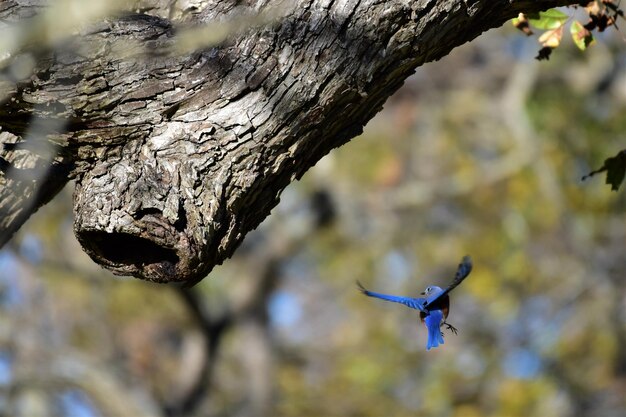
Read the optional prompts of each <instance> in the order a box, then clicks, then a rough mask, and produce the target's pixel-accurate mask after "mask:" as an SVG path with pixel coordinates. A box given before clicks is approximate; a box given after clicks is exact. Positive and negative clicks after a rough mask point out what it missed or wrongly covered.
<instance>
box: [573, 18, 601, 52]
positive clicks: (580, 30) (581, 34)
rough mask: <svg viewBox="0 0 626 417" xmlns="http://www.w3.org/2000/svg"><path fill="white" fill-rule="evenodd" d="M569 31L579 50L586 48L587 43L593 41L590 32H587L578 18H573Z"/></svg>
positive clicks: (589, 43)
mask: <svg viewBox="0 0 626 417" xmlns="http://www.w3.org/2000/svg"><path fill="white" fill-rule="evenodd" d="M569 31H570V33H571V34H572V39H573V40H574V43H575V44H576V46H577V47H578V49H580V50H581V51H584V50H585V49H587V47H588V46H589V45H591V44H592V43H594V41H595V40H594V38H593V35H592V34H591V32H589V31H588V30H587V29H585V27H584V26H583V25H582V23H580V22H579V21H578V20H574V21H573V22H572V25H571V26H570V27H569Z"/></svg>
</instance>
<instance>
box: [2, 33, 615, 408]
mask: <svg viewBox="0 0 626 417" xmlns="http://www.w3.org/2000/svg"><path fill="white" fill-rule="evenodd" d="M538 49H539V45H538V44H537V42H536V38H526V37H524V36H523V35H522V34H521V33H520V32H518V31H515V29H514V28H512V26H511V25H510V24H507V25H506V26H505V27H504V28H501V29H498V30H494V31H490V32H488V33H486V34H484V35H483V36H481V37H479V38H478V39H477V40H475V41H474V42H472V43H470V44H467V45H465V46H463V47H460V48H458V49H456V50H454V51H453V52H452V54H450V55H449V56H448V57H446V58H444V59H442V60H441V61H440V62H436V63H430V64H427V65H425V66H423V67H421V68H419V69H418V70H417V72H416V74H415V75H414V76H413V77H412V78H410V79H409V80H407V82H406V83H405V86H404V87H403V88H402V89H401V90H400V91H398V92H397V93H396V94H395V95H394V96H393V97H392V98H391V99H390V100H389V101H388V103H387V104H386V106H385V109H384V111H382V112H381V113H380V114H379V115H378V116H377V117H376V118H375V119H374V120H372V121H371V122H370V123H369V124H368V126H367V127H366V129H365V132H364V134H363V135H362V136H361V137H358V138H355V139H354V140H353V141H352V142H350V143H348V144H347V145H345V146H344V147H342V148H340V149H337V150H335V151H334V152H332V153H331V154H329V155H327V156H326V157H325V158H324V159H323V160H321V161H320V162H319V163H318V164H317V166H316V167H314V168H313V169H312V170H311V171H309V172H308V173H307V174H306V175H305V176H304V178H303V179H302V180H301V181H300V182H298V183H294V184H292V185H290V186H289V187H288V188H287V189H286V190H285V192H284V193H283V195H282V199H281V203H280V205H279V206H278V207H276V208H275V209H274V211H273V213H272V215H271V216H270V217H269V218H268V219H267V220H266V221H265V222H264V223H263V224H262V225H261V226H260V227H259V228H258V230H256V231H254V232H253V233H251V234H250V235H248V237H247V238H246V239H245V242H244V243H243V245H242V246H241V247H240V249H239V250H238V252H237V253H236V255H235V256H234V257H233V258H232V259H231V260H229V261H227V262H226V263H225V265H223V266H220V267H218V268H216V269H215V270H214V271H213V272H212V273H211V274H210V276H209V277H207V278H206V279H205V280H204V281H202V282H201V283H200V284H199V285H197V286H196V287H194V288H192V289H190V290H183V289H180V288H177V287H173V286H166V285H156V284H150V283H145V282H141V281H139V280H135V279H132V278H120V277H115V276H113V275H111V274H110V273H109V272H107V271H105V270H103V269H100V268H99V267H98V266H97V265H96V264H94V263H93V262H92V261H91V260H90V259H89V258H88V257H87V256H86V255H85V254H84V253H83V252H82V251H81V249H80V247H79V245H78V243H77V242H76V240H75V238H74V236H73V233H72V218H71V193H72V187H71V186H68V187H66V189H65V190H64V191H63V192H62V193H61V194H60V195H59V196H58V197H57V198H56V199H55V200H54V201H53V202H52V203H50V204H48V205H47V206H45V207H43V208H42V209H41V210H39V212H38V213H37V214H35V215H34V216H33V217H32V218H31V219H30V220H29V221H28V223H27V224H26V225H25V227H23V228H22V229H21V230H20V232H19V233H18V235H17V236H16V237H15V238H14V239H13V240H12V241H11V243H10V244H9V245H7V246H6V247H5V248H3V249H2V250H1V251H0V415H2V416H15V417H19V416H24V417H33V416H68V417H98V416H157V417H158V416H167V417H170V416H172V417H173V416H259V417H261V416H408V415H438V416H462V417H471V416H539V415H550V416H583V415H598V416H616V415H623V412H624V410H625V409H626V350H625V349H624V346H626V282H625V278H626V272H625V271H626V192H625V191H624V190H623V189H622V190H620V191H619V192H611V191H610V187H609V186H607V185H604V178H603V177H604V176H603V175H598V176H596V177H593V178H591V179H589V180H587V181H585V182H581V177H582V176H583V175H584V174H586V173H588V172H589V171H591V170H592V169H595V168H598V167H599V166H601V165H602V163H603V161H604V159H605V158H607V157H609V156H613V155H615V154H616V153H617V152H618V151H620V150H621V149H623V148H624V147H625V146H624V144H625V143H626V113H625V110H626V48H624V41H623V40H622V38H621V36H620V35H619V34H618V33H616V32H615V31H613V30H609V31H607V32H606V33H605V35H604V36H603V38H601V39H600V41H599V42H597V43H596V44H595V45H594V46H593V47H591V48H590V49H589V50H588V51H587V52H585V53H581V52H580V51H578V50H577V49H576V48H575V47H574V46H573V44H572V42H571V40H569V39H568V40H566V41H564V44H563V45H562V46H561V47H559V48H558V49H557V50H556V51H555V52H554V53H553V54H552V57H551V59H550V60H549V61H547V62H546V61H543V62H537V61H535V60H534V59H533V57H534V56H535V55H536V53H537V50H538ZM466 254H469V255H471V256H472V258H473V260H474V271H473V273H472V274H471V275H470V277H469V278H468V279H467V280H466V281H465V282H464V283H463V284H462V285H461V286H460V287H458V288H457V289H456V290H455V291H454V292H453V293H452V295H451V299H452V300H451V302H452V307H451V312H450V317H449V321H450V323H452V324H454V325H455V326H456V327H457V328H458V329H459V334H458V335H456V336H455V335H452V334H449V333H446V339H445V345H443V346H442V347H440V348H437V349H433V350H431V351H428V352H427V351H426V349H425V345H426V332H425V329H424V328H423V326H422V325H421V324H420V322H419V317H418V314H417V313H416V312H415V311H413V310H409V309H407V308H405V307H403V306H401V305H398V304H391V303H384V302H382V301H379V300H374V299H371V298H367V297H364V296H363V295H361V294H360V293H359V292H358V291H357V288H356V285H355V281H356V280H357V279H358V280H359V281H361V282H362V283H363V284H364V285H365V286H366V287H368V288H369V289H372V290H374V291H380V292H386V293H392V294H399V295H409V296H417V294H418V293H419V292H421V291H422V290H423V289H424V288H425V286H426V285H429V284H435V285H445V284H447V283H448V282H449V281H450V279H451V278H452V277H453V275H454V271H455V269H456V265H457V264H458V262H459V261H460V259H461V257H462V256H463V255H466Z"/></svg>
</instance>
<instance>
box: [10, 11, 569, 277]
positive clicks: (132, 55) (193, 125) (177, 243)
mask: <svg viewBox="0 0 626 417" xmlns="http://www.w3.org/2000/svg"><path fill="white" fill-rule="evenodd" d="M155 2H156V1H155ZM163 2H165V0H163ZM5 3H7V2H5ZM9 3H13V2H9ZM26 3H28V2H26ZM156 3H159V2H156ZM248 3H251V5H250V6H245V7H248V8H247V9H245V8H244V6H237V7H235V6H234V4H233V2H230V1H225V0H212V1H209V2H207V5H206V7H205V8H204V9H203V10H202V11H200V12H198V13H197V14H195V15H193V16H191V17H187V18H185V21H186V22H187V23H194V24H210V22H215V21H217V20H221V21H222V22H223V21H224V20H228V19H232V18H234V17H235V16H240V15H241V13H242V12H247V13H252V10H257V9H260V10H265V9H266V7H265V5H266V4H267V2H266V1H263V0H258V1H251V2H248ZM575 3H577V2H576V1H563V0H545V1H544V0H538V1H534V0H523V1H509V0H500V1H496V0H490V1H487V0H473V1H472V0H468V1H467V2H462V1H453V0H423V1H413V2H407V1H402V0H392V1H384V2H380V1H375V0H342V1H322V0H319V1H318V0H300V1H298V2H296V3H295V7H294V8H293V9H292V10H291V11H288V12H287V13H286V15H285V16H283V17H282V18H280V19H279V20H278V21H277V22H276V23H274V24H273V25H269V26H268V25H266V26H263V27H251V28H249V29H247V30H245V31H243V32H242V33H239V34H234V35H232V36H230V37H229V38H228V39H227V41H225V42H224V43H222V44H220V45H219V46H215V47H210V48H206V49H203V50H199V51H197V52H194V53H191V54H183V55H180V54H176V53H172V51H176V45H178V44H179V43H177V42H179V38H177V33H178V31H179V29H178V27H177V26H176V23H177V22H173V21H170V20H168V19H165V18H162V17H157V16H148V15H127V16H125V17H121V18H118V19H111V20H105V21H103V22H101V23H98V24H96V25H92V26H90V27H89V29H88V30H83V33H82V34H81V36H80V37H75V38H72V39H68V40H66V41H65V42H64V44H63V45H62V46H59V45H56V46H55V49H54V50H50V49H46V48H39V49H37V48H34V47H33V48H31V49H29V50H24V51H22V56H28V57H30V60H31V61H32V62H34V64H33V68H32V71H30V72H29V75H28V76H27V77H25V78H24V79H19V80H16V79H15V77H14V76H13V78H11V74H14V73H16V69H15V68H14V65H13V66H12V65H5V69H4V71H3V77H2V78H1V79H0V92H1V93H2V94H3V95H4V96H5V97H7V98H6V99H5V100H4V101H3V102H2V104H1V105H0V126H2V130H3V131H6V132H9V133H10V135H8V134H5V135H4V136H2V135H0V138H7V137H12V138H15V137H18V138H21V140H22V145H19V146H24V147H27V146H28V144H29V142H31V141H32V139H28V140H26V139H25V136H24V134H25V132H26V131H27V130H28V126H29V123H30V121H31V120H33V118H39V119H42V120H63V123H64V125H65V130H64V131H63V132H57V133H56V136H57V139H58V138H59V137H60V138H61V139H62V140H61V141H60V142H61V144H62V150H63V152H62V153H61V155H59V156H56V157H55V158H48V165H53V166H62V167H63V168H64V169H67V171H66V172H67V175H66V174H65V173H64V171H62V170H61V174H59V175H52V176H47V177H46V178H47V179H46V181H48V182H50V184H46V185H44V179H43V178H41V179H39V180H36V181H32V180H31V182H30V183H29V184H30V185H32V186H33V189H38V188H39V189H41V188H46V189H47V191H46V192H45V193H43V194H42V195H45V196H46V198H34V199H33V198H32V197H31V198H30V199H29V198H24V199H22V200H20V196H21V194H20V192H21V191H18V190H19V189H20V181H19V180H16V179H15V178H14V177H12V176H11V172H13V171H14V170H17V169H19V168H21V166H20V156H19V155H18V154H20V155H22V156H21V158H22V159H24V158H25V157H24V155H31V154H30V153H28V152H27V151H26V150H25V149H22V150H21V151H20V150H13V151H12V150H7V149H5V150H4V151H2V152H1V154H0V156H2V158H4V160H5V162H6V163H5V164H4V165H5V169H4V172H5V173H4V175H3V176H2V177H0V210H2V214H3V216H2V217H1V218H0V234H1V235H2V237H3V238H2V239H0V243H4V242H5V241H6V240H7V239H8V237H9V236H10V235H11V234H12V233H13V232H14V231H15V230H17V229H18V228H19V227H20V225H21V224H22V223H23V222H24V221H25V220H26V218H27V217H28V214H29V213H31V212H32V211H34V210H35V209H36V207H38V206H39V205H41V204H44V203H45V202H46V200H47V199H48V197H51V196H52V195H54V193H55V192H56V191H58V189H60V187H61V186H62V185H63V183H64V182H65V181H66V180H67V179H68V178H75V179H76V190H75V198H74V214H75V231H76V236H77V237H78V239H79V241H80V242H81V244H82V245H83V247H84V249H85V251H86V252H87V253H88V254H89V255H90V256H91V257H92V258H93V259H94V260H95V261H96V262H98V263H99V264H101V265H103V266H105V267H106V268H108V269H110V270H112V271H113V272H114V273H117V274H123V275H134V276H136V277H140V278H144V279H149V280H153V281H161V282H163V281H180V282H185V283H187V284H193V283H195V282H197V281H199V280H200V279H202V278H203V277H204V276H205V275H206V274H207V273H208V272H210V271H211V269H212V268H213V267H214V266H215V265H217V264H219V263H221V262H223V261H224V260H225V259H226V258H228V257H229V256H230V255H231V254H232V253H233V251H234V250H235V249H236V247H237V246H238V245H239V243H240V242H241V241H242V239H243V238H244V236H245V235H246V233H248V232H249V231H250V230H252V229H254V228H255V227H256V226H257V225H258V224H259V223H260V222H261V221H262V220H263V219H264V218H265V217H266V216H267V215H268V214H269V212H270V210H271V209H272V208H273V207H274V206H275V205H276V204H277V203H278V200H279V196H280V193H281V191H282V190H283V189H284V188H285V187H286V186H287V185H288V184H289V183H290V182H292V181H293V180H295V179H298V178H300V177H301V176H302V175H303V174H304V172H306V170H307V169H308V168H310V167H311V166H313V165H314V164H315V163H316V162H317V161H318V160H319V159H320V158H321V157H322V156H324V155H325V154H326V153H328V152H329V151H330V150H331V149H333V148H335V147H338V146H340V145H342V144H344V143H345V142H347V141H348V140H350V139H351V138H353V137H354V136H356V135H358V134H360V133H361V131H362V129H363V126H364V125H365V123H367V121H368V120H370V119H371V118H372V117H373V116H374V115H375V114H376V113H377V112H378V111H379V110H380V109H381V108H382V106H383V103H384V102H385V100H386V99H387V98H388V97H389V96H390V95H391V94H393V92H395V91H396V90H397V89H398V88H399V87H400V86H401V85H402V83H403V81H404V80H405V79H406V78H407V77H408V76H409V75H410V74H412V73H413V72H414V70H415V68H416V67H418V66H419V65H422V64H423V63H425V62H428V61H432V60H437V59H440V58H441V57H443V56H445V55H446V54H448V53H449V52H450V50H452V49H453V48H454V47H456V46H458V45H461V44H463V43H465V42H467V41H470V40H472V39H473V38H475V37H476V36H478V35H479V34H480V33H482V32H483V31H486V30H488V29H490V28H493V27H497V26H500V25H501V24H502V23H503V22H505V21H506V20H507V19H510V18H511V17H514V16H516V15H517V14H518V13H519V12H522V11H524V12H532V11H538V10H544V9H547V8H550V7H554V6H557V5H564V4H575ZM7 10H8V11H7ZM7 10H4V11H3V10H1V8H0V17H3V16H4V17H5V18H6V17H7V16H9V17H11V16H16V15H17V14H19V13H18V12H17V11H16V9H10V8H9V9H7ZM17 10H19V8H18V9H17ZM14 20H15V19H14ZM12 62H15V61H12ZM29 62H30V61H29ZM48 136H50V135H48ZM43 142H45V141H43ZM20 152H21V153H20ZM30 159H33V158H32V157H30ZM35 159H36V158H35ZM50 178H52V180H50ZM22 182H23V181H22ZM31 195H35V194H34V191H32V192H31ZM7 196H9V198H10V199H11V200H10V201H11V203H10V204H7V203H5V201H9V200H8V199H7ZM33 201H34V203H33ZM24 207H28V208H27V209H25V208H24ZM15 213H22V214H20V215H16V214H15Z"/></svg>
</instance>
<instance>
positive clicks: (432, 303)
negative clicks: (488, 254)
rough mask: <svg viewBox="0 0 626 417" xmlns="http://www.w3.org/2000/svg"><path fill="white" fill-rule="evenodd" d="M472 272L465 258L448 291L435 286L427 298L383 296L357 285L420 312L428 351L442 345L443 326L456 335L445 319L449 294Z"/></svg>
mask: <svg viewBox="0 0 626 417" xmlns="http://www.w3.org/2000/svg"><path fill="white" fill-rule="evenodd" d="M470 272H472V261H471V259H470V257H469V256H465V257H463V259H462V260H461V263H460V264H459V267H458V268H457V271H456V274H455V276H454V280H453V281H452V283H451V284H450V285H448V286H447V287H446V289H445V290H444V289H442V288H440V287H437V286H435V285H432V286H429V287H427V288H426V291H424V292H423V293H422V294H425V295H426V298H412V297H402V296H397V295H390V294H382V293H378V292H373V291H369V290H367V289H365V287H363V285H361V283H360V282H358V281H357V285H358V286H359V289H360V290H361V292H363V294H365V295H367V296H369V297H374V298H379V299H381V300H385V301H391V302H394V303H400V304H404V305H405V306H407V307H410V308H413V309H415V310H419V311H420V317H421V318H422V319H423V322H424V324H425V325H426V329H427V330H428V341H427V343H426V349H427V350H430V349H431V348H434V347H437V346H439V345H442V344H443V343H444V342H443V335H442V333H441V330H440V329H441V326H442V324H445V325H446V326H447V327H448V329H449V330H451V331H452V332H454V333H455V334H456V331H457V330H456V329H455V328H454V327H453V326H452V325H450V324H449V323H446V322H445V318H446V317H447V316H448V311H449V307H450V305H449V304H450V300H449V297H448V293H449V292H450V291H452V290H453V289H454V288H456V287H457V286H458V285H459V284H460V283H461V282H462V281H463V280H464V279H465V278H467V276H468V275H469V274H470Z"/></svg>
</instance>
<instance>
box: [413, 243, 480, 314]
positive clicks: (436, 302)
mask: <svg viewBox="0 0 626 417" xmlns="http://www.w3.org/2000/svg"><path fill="white" fill-rule="evenodd" d="M470 272H472V258H470V257H469V256H467V255H466V256H464V257H463V259H461V263H460V264H459V267H458V268H457V270H456V274H455V275H454V281H452V282H451V283H450V285H448V288H446V289H445V290H443V292H442V293H441V294H439V296H438V297H437V298H435V299H433V300H432V301H431V302H430V303H427V304H426V305H425V306H424V308H426V309H427V310H438V309H441V308H442V307H443V306H442V305H441V303H442V302H443V300H444V299H445V297H446V295H448V293H449V292H450V291H452V290H453V289H455V288H456V287H457V286H458V285H459V284H460V283H461V282H463V280H464V279H465V278H467V276H468V275H469V274H470Z"/></svg>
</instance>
